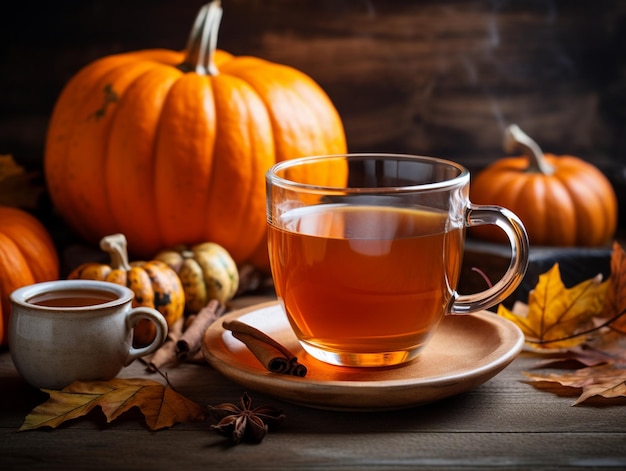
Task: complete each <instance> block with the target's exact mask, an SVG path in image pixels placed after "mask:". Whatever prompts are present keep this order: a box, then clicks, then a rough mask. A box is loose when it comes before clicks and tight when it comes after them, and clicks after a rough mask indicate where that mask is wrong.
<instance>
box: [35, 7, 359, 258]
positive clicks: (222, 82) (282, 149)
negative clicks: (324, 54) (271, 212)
mask: <svg viewBox="0 0 626 471" xmlns="http://www.w3.org/2000/svg"><path fill="white" fill-rule="evenodd" d="M221 14H222V9H221V6H220V5H219V2H218V1H214V2H211V3H209V4H207V5H206V6H205V7H203V8H202V9H201V10H200V13H199V14H198V18H197V19H196V23H195V25H194V28H193V30H192V33H191V35H190V39H189V42H188V45H187V49H186V51H185V52H179V51H171V50H165V49H152V50H143V51H136V52H130V53H124V54H117V55H112V56H107V57H104V58H101V59H99V60H97V61H95V62H92V63H91V64H89V65H87V66H86V67H85V68H83V69H82V70H81V71H80V72H78V74H77V75H76V76H74V77H73V78H72V79H71V81H70V82H69V83H68V84H67V85H66V87H65V88H64V90H63V91H62V93H61V95H60V97H59V98H58V101H57V103H56V105H55V108H54V111H53V113H52V116H51V119H50V125H49V128H48V135H47V141H46V149H45V159H44V168H45V176H46V181H47V184H48V188H49V192H50V196H51V198H52V201H53V203H54V205H55V207H56V208H57V209H58V211H59V213H60V214H61V215H62V217H63V218H64V219H65V220H66V221H67V222H68V223H69V225H70V226H71V227H73V228H74V229H75V230H76V231H77V232H78V233H79V234H80V235H81V236H83V237H84V238H85V239H87V240H89V241H92V242H94V243H95V242H97V241H98V240H99V239H100V238H101V237H103V236H105V235H106V234H112V233H116V232H121V233H123V234H125V235H126V237H127V239H128V246H129V250H130V252H131V253H132V254H133V255H134V256H137V257H139V258H146V257H151V256H152V255H153V254H155V253H157V252H158V251H160V250H163V249H166V248H169V247H173V246H176V245H179V244H188V245H192V244H196V243H201V242H203V241H207V240H210V241H213V242H215V243H218V244H220V245H221V246H223V247H224V248H225V249H226V250H228V252H229V253H230V254H231V256H232V257H233V259H234V260H235V262H236V263H240V262H242V261H244V260H250V259H254V260H255V261H256V263H258V264H260V265H264V264H266V260H267V249H266V237H265V236H266V234H265V232H266V230H265V179H264V176H265V172H266V170H267V169H268V168H269V167H270V166H271V165H272V164H274V163H275V162H277V161H281V160H284V159H291V158H294V157H300V156H303V155H311V154H337V153H344V152H346V150H347V146H346V139H345V135H344V129H343V125H342V122H341V119H340V117H339V115H338V113H337V111H336V109H335V108H334V106H333V104H332V103H331V101H330V99H329V97H328V96H327V95H326V94H325V92H324V91H323V90H322V89H321V88H320V86H319V85H317V84H316V83H315V82H314V81H313V80H312V79H311V78H310V77H309V76H307V75H305V74H304V73H302V72H300V71H298V70H296V69H294V68H292V67H289V66H285V65H280V64H276V63H272V62H269V61H266V60H263V59H260V58H255V57H249V56H239V57H235V56H233V55H231V54H229V53H228V52H225V51H223V50H219V49H216V42H217V31H218V28H219V23H220V19H221ZM147 228H149V229H147Z"/></svg>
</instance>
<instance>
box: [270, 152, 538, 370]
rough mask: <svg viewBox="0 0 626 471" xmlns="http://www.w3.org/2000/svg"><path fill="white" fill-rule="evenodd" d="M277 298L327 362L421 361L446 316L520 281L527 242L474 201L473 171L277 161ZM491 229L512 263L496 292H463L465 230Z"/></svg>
mask: <svg viewBox="0 0 626 471" xmlns="http://www.w3.org/2000/svg"><path fill="white" fill-rule="evenodd" d="M266 183H267V222H268V249H269V255H270V264H271V270H272V276H273V278H274V283H275V287H276V292H277V295H278V298H279V300H280V302H281V304H282V306H283V308H284V311H285V313H286V315H287V318H288V320H289V323H290V324H291V327H292V328H293V331H294V332H295V334H296V336H297V337H298V340H299V341H300V343H301V345H302V347H303V348H304V350H305V351H307V352H308V353H309V354H310V355H312V356H313V357H315V358H317V359H318V360H321V361H324V362H326V363H330V364H334V365H340V366H369V367H381V366H390V365H397V364H401V363H404V362H407V361H409V360H411V359H413V358H415V357H416V356H417V354H418V352H419V351H420V349H421V348H422V347H423V346H424V345H425V344H426V342H427V340H428V338H429V337H430V336H431V334H432V333H433V332H434V331H435V329H436V327H437V326H438V324H439V323H440V321H441V320H442V318H443V317H444V315H446V314H464V313H471V312H476V311H480V310H484V309H487V308H489V307H492V306H494V305H496V304H497V303H499V302H501V301H503V300H504V299H505V298H506V297H507V296H509V295H510V294H511V293H512V292H513V291H514V290H515V288H516V287H517V286H518V285H519V283H520V282H521V280H522V278H523V276H524V274H525V272H526V268H527V265H528V237H527V235H526V231H525V229H524V226H523V225H522V223H521V221H520V220H519V218H518V217H517V216H515V215H514V214H513V213H512V212H511V211H509V210H507V209H504V208H501V207H498V206H477V205H473V204H472V203H471V202H470V201H469V183H470V174H469V171H468V170H467V169H466V168H464V167H463V166H461V165H459V164H457V163H454V162H451V161H446V160H442V159H436V158H431V157H420V156H411V155H394V154H345V155H329V156H314V157H303V158H299V159H292V160H286V161H283V162H280V163H278V164H276V165H274V166H273V167H272V168H271V169H270V170H269V171H268V172H267V175H266ZM484 224H494V225H496V226H498V227H500V228H501V229H502V230H503V231H504V232H505V233H506V235H507V237H508V239H509V241H510V244H511V249H512V252H511V260H510V264H509V267H508V269H507V271H506V272H505V273H504V274H503V276H502V278H501V279H500V280H499V281H498V282H496V283H495V284H494V285H493V286H491V287H490V288H488V289H486V290H485V291H482V292H480V293H476V294H470V295H459V294H458V293H457V292H456V287H457V282H458V279H459V273H460V271H461V264H462V258H463V250H464V239H465V230H466V228H468V227H471V226H479V225H484Z"/></svg>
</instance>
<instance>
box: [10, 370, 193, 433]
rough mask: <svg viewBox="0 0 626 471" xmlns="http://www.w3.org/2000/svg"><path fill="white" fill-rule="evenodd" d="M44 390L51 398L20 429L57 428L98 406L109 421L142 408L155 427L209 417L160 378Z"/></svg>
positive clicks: (103, 382)
mask: <svg viewBox="0 0 626 471" xmlns="http://www.w3.org/2000/svg"><path fill="white" fill-rule="evenodd" d="M43 391H45V392H46V393H48V394H49V395H50V398H49V399H48V400H47V401H46V402H44V403H43V404H41V405H39V406H37V407H36V408H35V409H33V410H32V411H31V413H30V414H28V416H27V417H26V419H25V420H24V424H22V426H21V427H20V429H19V431H24V430H32V429H35V428H39V427H52V428H56V427H58V426H59V425H61V424H62V423H64V422H66V421H68V420H71V419H75V418H78V417H82V416H84V415H85V414H87V413H89V412H90V411H91V410H92V409H94V408H95V407H98V406H99V407H100V409H101V410H102V412H103V413H104V415H105V416H106V418H107V422H109V423H110V422H112V421H113V420H115V419H117V418H118V417H119V416H120V415H122V414H123V413H124V412H126V411H128V410H129V409H131V408H132V407H138V408H139V410H140V411H141V412H142V413H143V415H144V417H145V419H146V424H147V425H148V427H149V428H150V429H151V430H158V429H161V428H165V427H171V426H172V425H174V424H175V423H177V422H190V421H199V420H204V418H205V410H204V409H203V408H202V407H201V406H200V405H198V404H196V403H195V402H193V401H191V400H189V399H187V398H185V397H184V396H182V395H180V394H178V393H177V392H176V391H174V390H173V389H172V388H170V387H167V386H163V385H162V384H161V383H159V382H157V381H151V380H145V379H112V380H110V381H86V382H81V381H77V382H75V383H72V384H71V385H69V386H67V387H66V388H64V389H62V390H61V391H54V390H47V389H44V390H43Z"/></svg>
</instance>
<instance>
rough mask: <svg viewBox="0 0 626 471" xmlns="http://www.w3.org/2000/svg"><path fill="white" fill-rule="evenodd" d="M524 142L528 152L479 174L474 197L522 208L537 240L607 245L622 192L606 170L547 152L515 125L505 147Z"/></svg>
mask: <svg viewBox="0 0 626 471" xmlns="http://www.w3.org/2000/svg"><path fill="white" fill-rule="evenodd" d="M520 148H521V149H522V150H523V152H524V153H525V155H524V156H521V157H509V158H503V159H500V160H498V161H496V162H494V163H493V164H491V165H490V166H488V167H487V168H486V169H484V170H483V171H482V172H479V173H478V174H477V176H476V178H475V179H474V180H473V181H472V184H471V189H470V199H471V201H472V202H473V203H476V204H497V205H500V206H504V207H506V208H508V209H510V210H511V211H513V212H514V213H516V214H517V215H518V216H519V218H520V219H521V220H522V222H523V223H524V226H525V227H526V230H527V232H528V238H529V240H530V243H531V244H533V245H546V246H587V247H592V246H603V245H607V244H608V243H609V242H610V241H611V238H612V237H613V236H614V234H615V231H616V228H617V197H616V195H615V191H614V190H613V187H612V185H611V183H610V182H609V180H608V179H607V178H606V177H605V176H604V174H603V173H602V172H601V171H600V170H598V168H596V167H595V166H593V165H591V164H590V163H588V162H585V161H584V160H582V159H580V158H578V157H573V156H567V155H563V156H556V155H553V154H544V153H543V152H542V151H541V149H540V148H539V146H538V145H537V143H536V142H535V141H533V140H532V139H531V138H530V137H529V136H527V135H526V134H525V133H524V132H523V131H522V130H521V129H520V128H519V127H517V126H516V125H512V126H510V127H509V128H508V129H507V133H506V135H505V149H506V150H507V151H509V152H513V151H515V150H518V149H520ZM471 233H472V234H475V235H477V236H478V237H483V238H486V239H489V240H494V241H504V240H505V238H504V235H503V234H502V232H501V231H499V230H497V229H495V230H494V229H493V228H488V227H477V228H474V229H472V232H471Z"/></svg>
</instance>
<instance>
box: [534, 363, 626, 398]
mask: <svg viewBox="0 0 626 471" xmlns="http://www.w3.org/2000/svg"><path fill="white" fill-rule="evenodd" d="M524 374H525V375H526V376H527V377H528V378H529V379H530V383H531V384H533V386H536V387H537V386H538V384H539V383H542V382H549V383H558V384H560V385H561V386H566V387H570V388H580V389H581V390H582V394H581V395H580V396H579V397H578V399H576V401H575V402H574V403H573V404H572V405H577V404H581V403H582V402H584V401H586V400H588V399H589V398H591V397H594V396H601V397H604V398H607V399H614V398H624V399H626V368H624V365H618V364H614V363H610V364H606V365H599V366H590V367H587V368H580V369H577V370H575V371H573V372H571V373H549V374H535V373H528V372H525V373H524Z"/></svg>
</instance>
